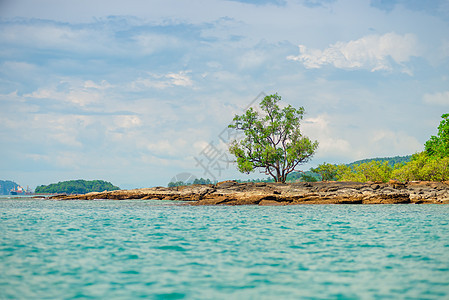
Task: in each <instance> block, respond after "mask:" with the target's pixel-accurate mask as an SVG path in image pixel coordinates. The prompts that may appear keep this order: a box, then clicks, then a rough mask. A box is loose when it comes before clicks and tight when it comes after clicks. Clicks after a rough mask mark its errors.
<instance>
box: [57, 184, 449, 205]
mask: <svg viewBox="0 0 449 300" xmlns="http://www.w3.org/2000/svg"><path fill="white" fill-rule="evenodd" d="M49 199H58V200H93V199H113V200H125V199H142V200H147V199H158V200H182V201H189V204H190V205H295V204H406V203H410V204H449V182H408V183H401V182H397V181H391V182H389V183H376V182H368V183H358V182H299V183H287V184H283V183H238V182H236V181H223V182H219V183H217V184H215V185H190V186H180V187H171V188H166V187H154V188H145V189H134V190H117V191H109V192H107V191H105V192H99V193H88V194H83V195H56V196H52V197H49Z"/></svg>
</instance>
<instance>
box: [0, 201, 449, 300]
mask: <svg viewBox="0 0 449 300" xmlns="http://www.w3.org/2000/svg"><path fill="white" fill-rule="evenodd" d="M17 298H18V299H72V298H86V299H113V298H120V299H132V298H133V299H134V298H149V299H183V298H186V299H449V205H370V206H369V205H365V206H363V205H352V206H351V205H310V206H306V205H304V206H284V207H258V206H236V207H221V206H202V207H191V206H186V205H181V204H180V203H179V202H178V203H176V204H174V203H173V202H167V201H151V200H148V201H144V200H136V201H132V200H126V201H109V200H107V201H106V200H103V201H101V200H98V201H51V200H33V199H24V198H22V199H11V198H7V197H3V198H0V299H17Z"/></svg>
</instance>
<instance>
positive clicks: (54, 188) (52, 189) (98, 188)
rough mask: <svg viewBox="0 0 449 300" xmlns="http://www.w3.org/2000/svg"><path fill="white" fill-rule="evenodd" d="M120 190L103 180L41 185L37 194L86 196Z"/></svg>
mask: <svg viewBox="0 0 449 300" xmlns="http://www.w3.org/2000/svg"><path fill="white" fill-rule="evenodd" d="M119 189H120V188H119V187H117V186H114V185H112V183H110V182H106V181H103V180H91V181H87V180H81V179H80V180H69V181H63V182H58V183H52V184H49V185H40V186H38V187H37V188H36V191H35V192H36V193H40V194H47V193H48V194H60V193H64V194H86V193H90V192H103V191H114V190H119Z"/></svg>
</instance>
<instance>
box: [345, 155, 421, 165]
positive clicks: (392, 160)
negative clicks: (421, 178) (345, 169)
mask: <svg viewBox="0 0 449 300" xmlns="http://www.w3.org/2000/svg"><path fill="white" fill-rule="evenodd" d="M411 158H412V156H411V155H406V156H394V157H380V158H368V159H362V160H358V161H355V162H352V163H350V164H347V165H348V166H350V167H351V166H353V165H359V164H364V163H368V162H370V161H379V162H382V163H383V162H386V161H388V164H389V165H390V166H392V167H394V165H396V164H401V163H408V162H409V161H410V160H411Z"/></svg>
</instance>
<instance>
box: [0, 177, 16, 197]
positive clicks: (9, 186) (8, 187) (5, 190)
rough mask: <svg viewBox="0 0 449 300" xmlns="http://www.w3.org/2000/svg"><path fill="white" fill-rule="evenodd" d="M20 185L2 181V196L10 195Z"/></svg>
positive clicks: (0, 185)
mask: <svg viewBox="0 0 449 300" xmlns="http://www.w3.org/2000/svg"><path fill="white" fill-rule="evenodd" d="M18 186H19V185H18V184H17V183H15V182H14V181H11V180H0V195H9V194H10V193H11V191H12V190H15V189H16V188H17V187H18Z"/></svg>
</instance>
